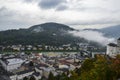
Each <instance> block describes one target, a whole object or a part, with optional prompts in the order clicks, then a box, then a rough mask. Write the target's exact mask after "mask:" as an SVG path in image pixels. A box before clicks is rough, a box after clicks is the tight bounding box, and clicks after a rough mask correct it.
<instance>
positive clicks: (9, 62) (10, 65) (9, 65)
mask: <svg viewBox="0 0 120 80" xmlns="http://www.w3.org/2000/svg"><path fill="white" fill-rule="evenodd" d="M0 63H1V64H2V66H3V68H4V69H5V70H6V71H12V70H15V69H18V68H19V67H20V66H21V64H22V63H24V60H22V59H20V58H7V59H6V58H2V59H0Z"/></svg>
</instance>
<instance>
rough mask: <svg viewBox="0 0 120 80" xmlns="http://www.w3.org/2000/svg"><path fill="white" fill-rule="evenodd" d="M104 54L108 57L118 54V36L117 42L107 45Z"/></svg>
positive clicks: (119, 51)
mask: <svg viewBox="0 0 120 80" xmlns="http://www.w3.org/2000/svg"><path fill="white" fill-rule="evenodd" d="M106 54H107V55H109V56H110V57H115V56H116V55H118V54H120V38H119V39H118V40H117V44H115V43H109V44H108V45H107V52H106Z"/></svg>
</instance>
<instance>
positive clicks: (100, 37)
mask: <svg viewBox="0 0 120 80" xmlns="http://www.w3.org/2000/svg"><path fill="white" fill-rule="evenodd" d="M69 33H71V34H72V35H73V36H76V37H81V38H85V39H86V40H89V41H94V42H98V43H100V44H101V45H107V44H108V43H110V42H114V41H115V39H114V38H108V37H105V36H104V34H103V33H101V32H97V31H90V30H80V31H71V32H69Z"/></svg>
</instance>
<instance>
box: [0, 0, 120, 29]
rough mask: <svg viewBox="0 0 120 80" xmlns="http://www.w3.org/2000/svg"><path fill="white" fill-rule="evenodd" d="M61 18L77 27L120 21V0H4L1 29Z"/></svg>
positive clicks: (1, 9) (105, 24)
mask: <svg viewBox="0 0 120 80" xmlns="http://www.w3.org/2000/svg"><path fill="white" fill-rule="evenodd" d="M45 22H58V23H63V24H66V25H69V26H71V27H75V28H103V27H106V26H110V25H118V24H119V23H120V0H0V30H6V29H13V28H14V29H15V28H17V29H18V28H28V27H30V26H32V25H35V24H41V23H45Z"/></svg>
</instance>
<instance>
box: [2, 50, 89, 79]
mask: <svg viewBox="0 0 120 80" xmlns="http://www.w3.org/2000/svg"><path fill="white" fill-rule="evenodd" d="M87 57H89V56H88V55H86V54H82V55H81V53H77V52H76V53H53V52H50V53H46V54H45V53H44V54H43V53H31V54H25V53H24V52H19V53H14V54H0V64H2V67H3V68H4V70H5V71H6V74H7V76H8V77H9V78H10V80H22V79H23V78H24V77H28V78H30V77H31V76H34V77H35V78H36V80H39V79H41V78H42V77H44V78H45V79H47V78H48V76H49V73H50V72H52V73H53V75H54V76H56V75H59V74H62V73H65V72H66V73H67V72H69V71H72V70H74V69H75V68H79V67H80V66H81V63H82V61H83V60H84V59H86V58H87Z"/></svg>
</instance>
